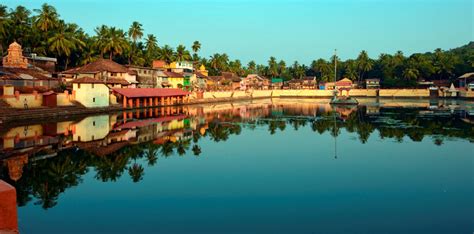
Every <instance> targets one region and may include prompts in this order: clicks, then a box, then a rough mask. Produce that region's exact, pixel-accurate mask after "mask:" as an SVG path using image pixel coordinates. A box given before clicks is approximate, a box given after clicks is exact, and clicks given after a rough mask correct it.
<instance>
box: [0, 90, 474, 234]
mask: <svg viewBox="0 0 474 234" xmlns="http://www.w3.org/2000/svg"><path fill="white" fill-rule="evenodd" d="M361 102H362V103H363V105H361V106H359V107H339V108H333V107H331V106H330V105H328V104H327V103H325V101H323V100H314V99H308V100H296V99H289V100H288V99H286V100H285V99H273V100H270V99H269V100H258V101H253V102H245V103H233V104H216V105H203V106H190V107H184V108H178V109H170V110H167V109H156V110H155V109H154V110H148V111H145V112H143V111H142V112H133V113H132V112H130V113H117V114H111V115H99V116H90V117H86V118H82V119H74V120H68V121H57V122H38V123H29V124H28V125H22V124H20V123H18V124H17V126H4V127H3V129H2V131H1V133H0V134H1V135H0V136H1V137H0V140H2V141H1V142H2V145H0V147H1V151H0V158H1V159H2V161H3V163H2V165H3V166H2V168H1V169H0V179H3V180H5V181H7V182H8V183H10V184H12V185H13V186H15V187H16V189H17V193H18V197H17V199H18V215H19V226H20V227H19V228H20V231H21V232H22V233H104V232H109V233H148V232H164V233H196V232H202V233H211V232H214V233H222V232H234V233H249V232H251V233H252V232H266V233H472V231H473V230H474V153H473V152H474V144H473V142H474V103H472V102H464V101H457V102H451V101H438V102H433V101H431V102H430V101H428V100H385V101H377V100H362V101H361ZM166 113H168V115H166ZM163 114H165V116H163Z"/></svg>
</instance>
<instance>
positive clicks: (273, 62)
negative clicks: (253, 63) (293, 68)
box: [268, 56, 278, 77]
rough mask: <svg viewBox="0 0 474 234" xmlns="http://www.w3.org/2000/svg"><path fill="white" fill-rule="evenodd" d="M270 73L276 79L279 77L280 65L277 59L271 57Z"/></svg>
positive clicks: (269, 62)
mask: <svg viewBox="0 0 474 234" xmlns="http://www.w3.org/2000/svg"><path fill="white" fill-rule="evenodd" d="M268 72H269V73H270V75H271V76H272V77H276V76H277V75H278V64H277V61H276V58H275V57H273V56H272V57H270V59H269V60H268Z"/></svg>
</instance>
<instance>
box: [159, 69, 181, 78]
mask: <svg viewBox="0 0 474 234" xmlns="http://www.w3.org/2000/svg"><path fill="white" fill-rule="evenodd" d="M163 73H165V74H166V75H167V76H168V77H171V78H184V76H183V74H181V73H176V72H169V71H165V72H163Z"/></svg>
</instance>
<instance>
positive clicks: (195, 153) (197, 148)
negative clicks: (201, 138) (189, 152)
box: [193, 145, 201, 156]
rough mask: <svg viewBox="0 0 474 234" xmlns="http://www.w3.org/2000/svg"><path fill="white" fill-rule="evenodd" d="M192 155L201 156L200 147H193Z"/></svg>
mask: <svg viewBox="0 0 474 234" xmlns="http://www.w3.org/2000/svg"><path fill="white" fill-rule="evenodd" d="M193 154H194V155H196V156H199V155H200V154H201V147H199V145H193Z"/></svg>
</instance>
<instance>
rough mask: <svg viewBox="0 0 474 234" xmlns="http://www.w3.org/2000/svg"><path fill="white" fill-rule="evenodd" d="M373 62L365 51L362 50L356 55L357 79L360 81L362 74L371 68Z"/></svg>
mask: <svg viewBox="0 0 474 234" xmlns="http://www.w3.org/2000/svg"><path fill="white" fill-rule="evenodd" d="M372 66H373V62H372V60H371V59H370V58H369V55H368V54H367V51H365V50H362V51H361V52H360V54H359V56H358V57H357V70H358V71H359V76H358V81H359V82H360V81H361V80H362V79H363V78H364V75H365V74H366V73H367V72H369V71H370V70H372Z"/></svg>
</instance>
